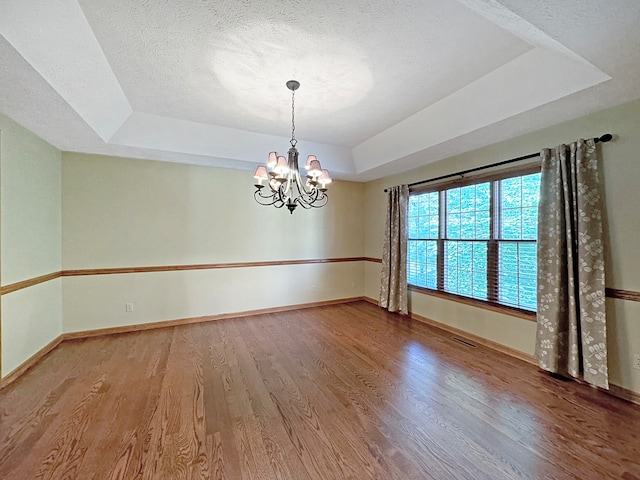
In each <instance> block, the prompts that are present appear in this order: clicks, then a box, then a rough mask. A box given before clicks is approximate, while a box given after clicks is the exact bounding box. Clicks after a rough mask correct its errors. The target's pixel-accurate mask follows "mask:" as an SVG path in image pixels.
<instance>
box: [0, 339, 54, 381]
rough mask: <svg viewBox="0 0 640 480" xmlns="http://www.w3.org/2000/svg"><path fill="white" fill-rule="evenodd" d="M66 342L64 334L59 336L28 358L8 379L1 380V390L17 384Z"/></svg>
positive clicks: (8, 375) (9, 374)
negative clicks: (23, 376)
mask: <svg viewBox="0 0 640 480" xmlns="http://www.w3.org/2000/svg"><path fill="white" fill-rule="evenodd" d="M63 341H64V334H61V335H58V336H57V337H56V338H54V339H53V340H51V341H50V342H49V343H47V344H46V345H45V346H44V347H42V348H41V349H40V350H38V351H37V352H36V353H34V354H33V355H31V356H30V357H29V358H27V359H26V360H25V361H24V362H22V364H21V365H19V366H18V367H17V368H15V369H14V370H13V371H11V372H9V373H8V374H7V376H6V377H2V378H0V390H2V389H3V388H5V387H6V386H8V385H10V384H11V383H13V382H15V381H16V380H18V378H20V377H21V376H22V375H24V374H25V373H26V372H27V371H28V370H30V369H31V368H32V367H33V366H34V365H36V364H37V363H38V362H40V361H41V360H43V359H44V357H46V356H47V355H48V354H49V353H51V352H52V351H53V350H54V349H55V348H56V347H57V346H58V345H60V344H61V343H62V342H63Z"/></svg>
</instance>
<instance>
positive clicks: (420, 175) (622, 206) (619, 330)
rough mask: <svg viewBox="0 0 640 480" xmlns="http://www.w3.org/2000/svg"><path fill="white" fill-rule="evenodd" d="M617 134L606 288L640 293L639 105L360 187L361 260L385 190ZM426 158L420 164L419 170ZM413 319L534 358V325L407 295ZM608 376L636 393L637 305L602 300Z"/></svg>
mask: <svg viewBox="0 0 640 480" xmlns="http://www.w3.org/2000/svg"><path fill="white" fill-rule="evenodd" d="M604 133H613V134H615V135H616V137H615V139H614V141H613V142H610V143H608V144H605V145H603V146H602V158H603V178H604V185H605V197H606V207H607V208H606V212H607V218H606V224H607V231H608V236H609V238H608V241H607V262H608V264H607V286H608V287H610V288H617V289H624V290H634V291H640V241H639V239H640V188H639V187H638V182H639V181H640V161H639V155H640V154H639V153H638V152H640V101H636V102H632V103H629V104H625V105H622V106H619V107H615V108H612V109H608V110H605V111H602V112H598V113H596V114H593V115H589V116H587V117H583V118H580V119H577V120H573V121H570V122H566V123H563V124H561V125H556V126H554V127H551V128H548V129H545V130H541V131H538V132H535V133H531V134H527V135H524V136H521V137H518V138H515V139H512V140H508V141H505V142H502V143H498V144H495V145H492V146H489V147H486V148H482V149H478V150H474V151H472V152H469V153H466V154H463V155H459V156H456V157H452V158H449V159H446V160H443V161H440V162H436V163H432V164H427V165H425V166H424V167H421V168H419V169H416V170H413V171H410V172H405V173H403V174H401V175H396V176H392V177H387V178H384V179H381V180H377V181H374V182H370V183H368V184H367V185H366V188H365V256H369V257H378V258H379V257H380V255H381V250H382V233H383V230H384V218H383V217H384V215H383V213H382V212H384V208H385V199H386V196H385V194H384V193H383V189H384V188H385V187H388V186H392V185H397V184H402V183H411V182H415V181H419V180H423V179H426V178H431V177H435V176H439V175H444V174H447V173H452V172H456V171H459V170H464V169H468V168H473V167H476V166H480V165H486V164H489V163H493V162H497V161H501V160H506V159H509V158H513V157H518V156H521V155H524V154H527V153H531V152H537V151H540V150H541V149H542V148H545V147H553V146H555V145H558V144H560V143H567V142H571V141H573V140H576V139H578V138H589V137H595V136H599V135H601V134H604ZM427 161H428V159H425V163H426V162H427ZM365 269H366V270H365V272H366V277H367V278H366V279H365V295H367V296H370V297H373V298H377V294H378V281H379V275H380V269H379V266H378V265H374V264H369V265H367V266H366V267H365ZM410 304H411V309H412V311H413V312H415V313H417V314H419V315H422V316H425V317H428V318H431V319H433V320H435V321H438V322H441V323H444V324H447V325H450V326H453V327H456V328H460V329H463V330H466V331H468V332H471V333H473V334H475V335H479V336H481V337H484V338H487V339H489V340H492V341H495V342H498V343H501V344H504V345H506V346H508V347H511V348H514V349H516V350H520V351H522V352H525V353H529V354H531V353H533V349H534V341H535V325H534V324H533V323H532V322H528V321H526V320H521V319H518V318H512V317H508V316H506V315H502V314H498V313H493V312H489V311H486V310H483V309H478V308H474V307H469V306H466V305H460V304H458V303H456V302H452V301H449V300H443V299H440V298H435V297H432V296H428V295H424V294H420V293H415V292H412V294H411V297H410ZM607 308H608V325H609V342H608V343H609V350H610V353H609V355H610V357H609V358H610V375H611V381H612V383H614V384H616V385H619V386H622V387H624V388H628V389H631V390H634V391H636V392H640V370H634V369H633V368H632V359H633V353H640V304H638V303H637V302H630V301H624V300H612V299H609V300H608V305H607Z"/></svg>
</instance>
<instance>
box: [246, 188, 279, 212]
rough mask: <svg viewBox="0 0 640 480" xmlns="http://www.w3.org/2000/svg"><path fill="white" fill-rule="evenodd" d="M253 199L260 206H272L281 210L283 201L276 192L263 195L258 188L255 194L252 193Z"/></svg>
mask: <svg viewBox="0 0 640 480" xmlns="http://www.w3.org/2000/svg"><path fill="white" fill-rule="evenodd" d="M253 198H254V199H255V201H256V202H258V203H259V204H260V205H264V206H270V205H273V206H275V207H276V208H282V207H283V206H284V201H283V200H282V196H281V195H278V192H274V193H273V194H271V195H263V193H262V189H261V188H258V189H256V191H255V192H253Z"/></svg>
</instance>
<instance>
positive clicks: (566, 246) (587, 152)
mask: <svg viewBox="0 0 640 480" xmlns="http://www.w3.org/2000/svg"><path fill="white" fill-rule="evenodd" d="M540 156H541V157H542V175H541V181H540V204H539V207H538V208H539V210H538V305H537V307H538V322H537V333H536V359H537V360H538V364H539V365H540V367H541V368H543V369H544V370H548V371H550V372H554V373H558V374H561V375H570V376H572V377H574V378H580V377H582V378H583V379H584V380H585V381H587V382H588V383H590V384H592V385H595V386H598V387H602V388H609V382H608V369H607V330H606V316H605V284H604V252H603V241H602V231H603V230H602V216H601V214H602V203H601V194H600V186H599V184H600V182H599V178H598V159H597V155H596V144H595V141H594V140H593V139H591V140H586V141H585V140H580V141H578V142H576V143H572V144H571V145H569V146H566V145H560V146H558V147H556V148H555V149H553V150H550V149H545V150H543V151H542V152H541V153H540Z"/></svg>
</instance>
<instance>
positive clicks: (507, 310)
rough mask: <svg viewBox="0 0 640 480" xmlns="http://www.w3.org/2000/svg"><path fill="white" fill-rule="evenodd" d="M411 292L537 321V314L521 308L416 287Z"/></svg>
mask: <svg viewBox="0 0 640 480" xmlns="http://www.w3.org/2000/svg"><path fill="white" fill-rule="evenodd" d="M409 290H411V291H412V292H418V293H423V294H425V295H431V296H433V297H440V298H444V299H447V300H451V301H452V302H458V303H464V304H465V305H471V306H473V307H478V308H483V309H485V310H491V311H492V312H497V313H503V314H505V315H511V316H512V317H517V318H522V319H523V320H529V321H530V322H535V321H536V313H535V312H529V311H527V310H522V309H520V308H514V307H507V306H506V305H499V304H496V303H489V302H485V301H482V300H476V299H475V298H469V297H463V296H462V295H456V294H454V293H447V292H440V291H438V290H431V289H429V288H424V287H418V286H416V285H409Z"/></svg>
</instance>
